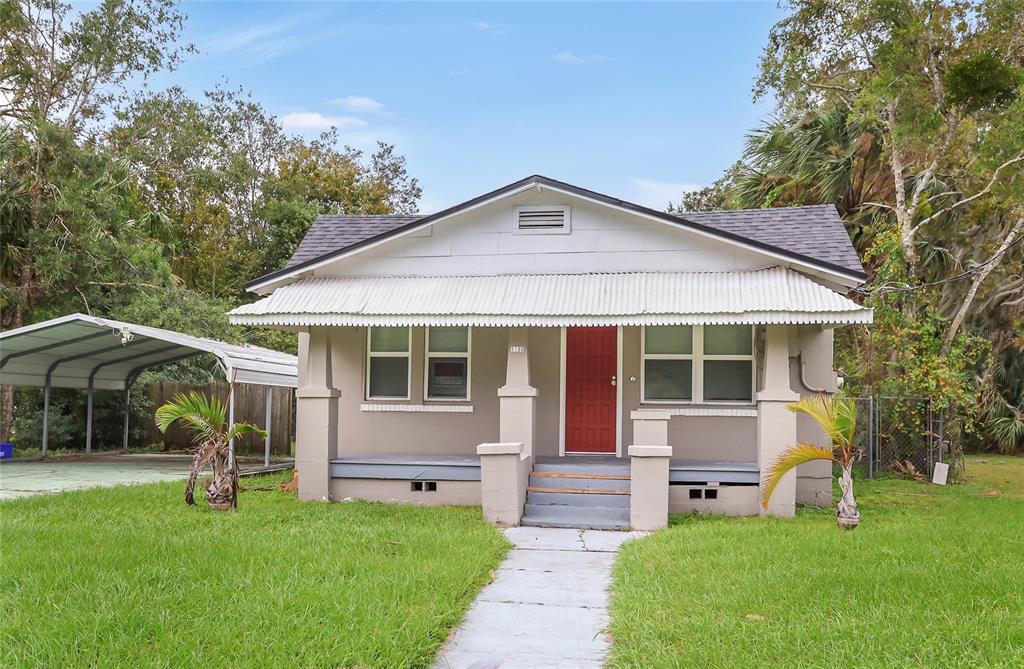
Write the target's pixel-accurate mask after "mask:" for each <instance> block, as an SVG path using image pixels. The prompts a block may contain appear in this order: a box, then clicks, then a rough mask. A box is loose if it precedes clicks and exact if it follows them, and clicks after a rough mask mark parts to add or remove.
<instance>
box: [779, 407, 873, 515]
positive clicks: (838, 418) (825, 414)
mask: <svg viewBox="0 0 1024 669" xmlns="http://www.w3.org/2000/svg"><path fill="white" fill-rule="evenodd" d="M787 408H788V409H789V410H790V411H795V412H799V413H804V414H807V415H808V416H810V417H811V418H813V419H814V421H815V422H816V423H817V424H818V425H820V426H821V429H823V430H824V431H825V434H826V435H828V438H829V439H831V441H832V446H831V447H830V448H826V447H822V446H815V445H814V444H796V445H795V446H790V447H789V448H788V449H786V450H785V451H783V453H782V454H781V455H779V457H778V458H776V460H775V461H774V462H773V463H772V464H771V466H770V467H769V468H768V472H767V473H766V474H765V477H764V485H763V486H762V491H761V506H763V507H764V508H765V509H767V508H768V501H769V500H770V499H771V496H772V493H773V492H774V491H775V488H776V487H777V486H778V485H779V481H781V480H782V477H783V476H784V475H785V474H786V472H788V471H789V470H791V469H793V468H795V467H797V466H799V465H802V464H804V463H805V462H811V461H812V460H828V461H829V462H834V463H836V464H838V465H839V467H840V469H842V474H840V477H839V489H840V491H841V492H842V496H841V497H840V499H839V506H838V508H837V510H836V519H837V521H838V522H839V527H841V528H843V529H848V530H852V529H853V528H855V527H857V525H858V524H859V523H860V513H859V512H858V511H857V500H856V498H854V496H853V472H852V469H853V463H854V461H855V460H856V459H857V451H856V450H855V449H854V442H853V440H854V436H855V434H856V431H857V404H856V403H855V402H853V401H851V400H849V399H846V398H845V397H832V398H829V397H827V396H825V395H820V396H816V397H805V398H803V399H801V400H800V401H799V402H794V403H793V404H789V405H787Z"/></svg>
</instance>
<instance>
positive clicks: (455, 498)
mask: <svg viewBox="0 0 1024 669" xmlns="http://www.w3.org/2000/svg"><path fill="white" fill-rule="evenodd" d="M331 499H332V500H333V501H336V502H337V501H341V500H346V499H365V500H367V501H370V502H400V503H403V504H417V505H421V506H444V505H454V506H479V505H480V482H479V481H437V490H436V491H435V492H416V491H413V490H412V489H411V486H410V485H409V481H400V480H392V479H341V478H336V479H331Z"/></svg>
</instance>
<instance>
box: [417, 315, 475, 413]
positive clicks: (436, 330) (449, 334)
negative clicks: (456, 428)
mask: <svg viewBox="0 0 1024 669" xmlns="http://www.w3.org/2000/svg"><path fill="white" fill-rule="evenodd" d="M426 348H427V363H426V377H427V378H426V382H425V384H424V385H425V388H426V393H425V395H426V399H428V400H468V399H469V328H468V327H430V328H427V347H426Z"/></svg>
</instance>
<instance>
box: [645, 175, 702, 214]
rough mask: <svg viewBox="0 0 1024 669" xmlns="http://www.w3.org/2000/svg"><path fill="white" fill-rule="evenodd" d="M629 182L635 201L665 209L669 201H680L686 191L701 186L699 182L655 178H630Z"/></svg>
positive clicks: (653, 207)
mask: <svg viewBox="0 0 1024 669" xmlns="http://www.w3.org/2000/svg"><path fill="white" fill-rule="evenodd" d="M629 183H630V185H631V186H632V190H631V191H630V192H631V194H632V195H631V199H632V201H633V202H636V203H637V204H642V205H644V206H645V207H650V208H651V209H658V210H663V209H665V207H666V206H668V203H669V202H679V200H680V199H681V197H682V194H683V193H684V192H686V191H690V190H694V189H697V188H700V186H698V185H697V184H691V183H682V182H669V181H655V180H653V179H630V180H629Z"/></svg>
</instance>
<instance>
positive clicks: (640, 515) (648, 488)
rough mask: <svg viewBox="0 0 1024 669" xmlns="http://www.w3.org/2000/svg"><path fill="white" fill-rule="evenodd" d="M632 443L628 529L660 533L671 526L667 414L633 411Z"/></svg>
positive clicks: (669, 450)
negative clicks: (669, 519) (669, 523)
mask: <svg viewBox="0 0 1024 669" xmlns="http://www.w3.org/2000/svg"><path fill="white" fill-rule="evenodd" d="M630 418H631V419H632V421H633V441H634V442H636V443H634V444H633V445H631V446H630V447H629V450H628V452H629V478H630V482H629V526H630V527H631V528H632V529H634V530H658V529H661V528H663V527H667V526H668V471H669V460H670V458H671V457H672V447H671V446H669V445H668V421H669V420H670V418H671V416H670V414H669V413H668V412H666V411H632V412H630Z"/></svg>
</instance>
